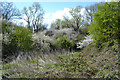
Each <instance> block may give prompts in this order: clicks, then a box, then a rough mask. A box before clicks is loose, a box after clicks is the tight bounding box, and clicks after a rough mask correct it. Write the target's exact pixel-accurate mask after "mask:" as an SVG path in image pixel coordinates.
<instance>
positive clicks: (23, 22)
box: [12, 19, 27, 27]
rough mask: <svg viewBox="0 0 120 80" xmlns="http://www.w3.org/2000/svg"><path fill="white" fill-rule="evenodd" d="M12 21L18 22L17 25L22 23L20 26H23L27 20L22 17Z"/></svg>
mask: <svg viewBox="0 0 120 80" xmlns="http://www.w3.org/2000/svg"><path fill="white" fill-rule="evenodd" d="M12 21H13V23H15V24H18V25H20V24H22V26H24V27H25V26H26V25H27V22H26V21H25V20H23V19H13V20H12Z"/></svg>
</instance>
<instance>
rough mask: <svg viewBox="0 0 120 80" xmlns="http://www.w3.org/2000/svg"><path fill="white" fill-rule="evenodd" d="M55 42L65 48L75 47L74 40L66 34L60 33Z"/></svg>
mask: <svg viewBox="0 0 120 80" xmlns="http://www.w3.org/2000/svg"><path fill="white" fill-rule="evenodd" d="M55 44H56V45H57V46H59V47H60V48H65V49H68V48H72V47H74V43H73V41H72V40H70V39H69V38H68V37H67V36H66V35H60V36H59V37H58V39H57V40H56V43H55Z"/></svg>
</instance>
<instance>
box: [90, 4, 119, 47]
mask: <svg viewBox="0 0 120 80" xmlns="http://www.w3.org/2000/svg"><path fill="white" fill-rule="evenodd" d="M119 11H120V9H119V7H118V3H114V2H111V3H107V2H106V3H104V4H103V5H100V6H98V12H96V13H94V14H93V16H94V19H93V23H92V25H91V26H90V27H89V33H90V34H91V35H92V38H93V39H94V42H95V44H96V45H97V46H98V47H103V46H105V45H107V46H112V45H113V44H114V43H116V42H117V41H118V42H119V37H118V36H119V34H120V33H119V32H120V31H119V25H118V22H119V21H118V17H119Z"/></svg>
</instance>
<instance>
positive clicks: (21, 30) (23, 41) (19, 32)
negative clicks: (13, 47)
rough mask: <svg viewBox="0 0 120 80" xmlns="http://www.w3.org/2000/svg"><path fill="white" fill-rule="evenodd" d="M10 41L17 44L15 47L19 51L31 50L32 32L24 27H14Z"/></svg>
mask: <svg viewBox="0 0 120 80" xmlns="http://www.w3.org/2000/svg"><path fill="white" fill-rule="evenodd" d="M10 37H11V41H12V42H14V43H17V47H18V48H19V49H21V50H25V51H26V50H27V51H28V50H31V49H32V44H33V41H32V32H31V31H30V30H29V29H27V28H25V27H15V28H14V31H13V33H12V35H10Z"/></svg>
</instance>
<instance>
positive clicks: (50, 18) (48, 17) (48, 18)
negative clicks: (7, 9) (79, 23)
mask: <svg viewBox="0 0 120 80" xmlns="http://www.w3.org/2000/svg"><path fill="white" fill-rule="evenodd" d="M69 11H70V8H64V10H59V11H56V12H54V13H46V14H45V15H44V20H43V23H44V24H48V28H50V25H51V23H52V22H54V21H55V20H56V19H62V20H63V18H64V17H63V16H65V17H68V18H69V19H71V18H72V16H71V15H70V13H69ZM80 13H81V15H83V16H84V14H85V8H82V9H81V12H80ZM26 18H27V17H26V16H23V18H22V19H14V20H13V22H14V23H17V24H20V23H22V24H23V26H26V25H27V22H26V21H25V20H24V19H26Z"/></svg>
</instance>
